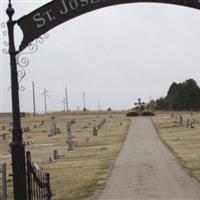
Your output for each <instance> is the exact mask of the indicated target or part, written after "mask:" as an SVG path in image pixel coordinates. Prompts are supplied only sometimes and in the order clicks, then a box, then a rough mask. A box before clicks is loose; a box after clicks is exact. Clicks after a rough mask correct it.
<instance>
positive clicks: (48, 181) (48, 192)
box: [45, 173, 52, 200]
mask: <svg viewBox="0 0 200 200" xmlns="http://www.w3.org/2000/svg"><path fill="white" fill-rule="evenodd" d="M45 175H46V181H47V183H48V186H47V200H51V196H52V193H51V185H50V174H49V173H46V174H45Z"/></svg>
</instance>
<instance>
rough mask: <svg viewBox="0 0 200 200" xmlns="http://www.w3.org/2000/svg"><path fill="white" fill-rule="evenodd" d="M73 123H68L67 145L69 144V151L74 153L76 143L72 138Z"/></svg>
mask: <svg viewBox="0 0 200 200" xmlns="http://www.w3.org/2000/svg"><path fill="white" fill-rule="evenodd" d="M71 127H72V123H71V121H67V123H66V128H67V141H66V143H67V144H68V151H72V150H73V149H74V148H73V147H74V141H73V138H72V129H71Z"/></svg>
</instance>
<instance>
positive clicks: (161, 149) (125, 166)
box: [97, 117, 200, 200]
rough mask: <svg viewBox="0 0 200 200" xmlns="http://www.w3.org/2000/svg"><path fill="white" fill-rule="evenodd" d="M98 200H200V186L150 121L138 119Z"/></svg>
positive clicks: (148, 119) (134, 120)
mask: <svg viewBox="0 0 200 200" xmlns="http://www.w3.org/2000/svg"><path fill="white" fill-rule="evenodd" d="M97 199H98V200H111V199H112V200H116V199H120V200H147V199H148V200H158V199H159V200H183V199H187V200H197V199H198V200H200V185H199V184H198V183H197V182H196V181H195V180H194V179H192V178H190V176H188V175H187V173H186V172H185V170H184V169H182V168H181V166H180V165H179V163H178V161H177V160H176V159H175V157H174V156H173V155H172V154H171V153H170V151H169V150H168V149H167V148H166V147H165V145H163V143H162V142H161V141H160V139H159V138H158V136H157V133H156V131H155V129H154V126H153V124H152V122H151V119H150V118H148V117H135V118H133V119H132V122H131V126H130V129H129V132H128V135H127V138H126V141H125V143H124V145H123V147H122V150H121V152H120V154H119V156H118V158H117V160H116V163H115V166H114V169H113V171H112V174H111V176H110V178H109V180H108V182H107V184H106V186H105V188H104V190H103V191H102V192H101V193H100V195H99V198H97Z"/></svg>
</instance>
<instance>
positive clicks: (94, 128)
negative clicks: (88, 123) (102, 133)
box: [93, 126, 98, 136]
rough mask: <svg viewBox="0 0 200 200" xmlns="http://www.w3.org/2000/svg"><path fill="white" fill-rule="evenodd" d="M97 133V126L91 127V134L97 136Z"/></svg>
mask: <svg viewBox="0 0 200 200" xmlns="http://www.w3.org/2000/svg"><path fill="white" fill-rule="evenodd" d="M97 135H98V130H97V128H96V127H95V126H94V127H93V136H97Z"/></svg>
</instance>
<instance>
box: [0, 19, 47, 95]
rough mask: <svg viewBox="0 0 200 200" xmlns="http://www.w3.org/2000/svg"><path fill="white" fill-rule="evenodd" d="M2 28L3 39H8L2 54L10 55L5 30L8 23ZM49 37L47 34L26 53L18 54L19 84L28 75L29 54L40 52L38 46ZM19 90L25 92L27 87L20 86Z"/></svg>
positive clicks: (30, 45) (37, 40)
mask: <svg viewBox="0 0 200 200" xmlns="http://www.w3.org/2000/svg"><path fill="white" fill-rule="evenodd" d="M1 27H2V30H3V31H2V34H3V37H6V39H5V40H4V41H3V44H2V46H3V48H2V52H3V53H4V54H8V53H9V51H8V48H9V42H8V41H7V38H8V31H7V30H5V29H6V28H7V26H6V23H5V22H3V23H1ZM48 37H49V34H48V33H45V34H44V35H41V36H40V37H39V38H37V39H36V40H35V41H33V42H31V43H30V44H29V45H28V47H27V48H26V51H23V52H18V53H17V54H16V62H17V66H18V70H17V72H18V83H21V81H22V80H23V78H24V77H25V75H26V71H25V68H26V67H27V66H28V65H29V59H28V58H27V57H26V56H27V55H29V54H33V53H35V52H36V51H37V50H38V46H39V45H40V44H43V43H44V41H45V39H47V38H48ZM19 90H20V91H24V90H25V87H24V86H21V85H20V86H19Z"/></svg>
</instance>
